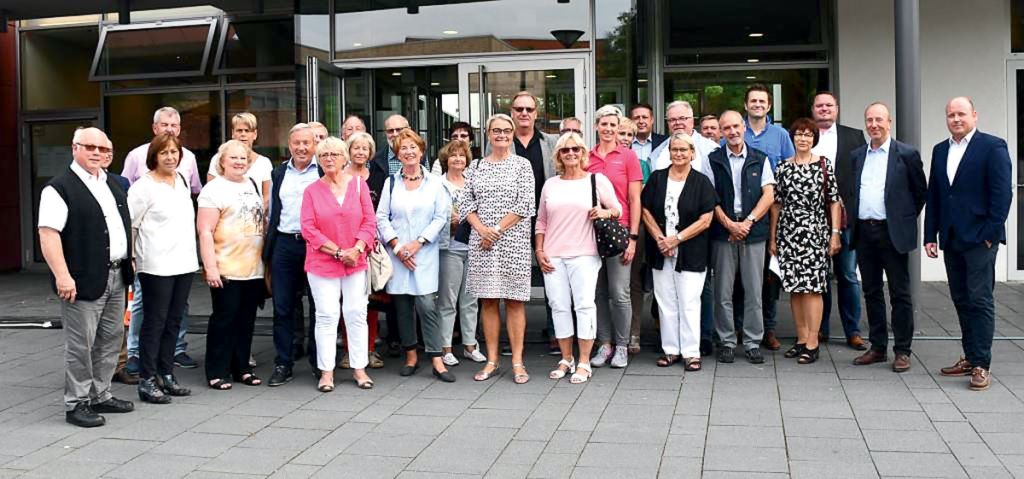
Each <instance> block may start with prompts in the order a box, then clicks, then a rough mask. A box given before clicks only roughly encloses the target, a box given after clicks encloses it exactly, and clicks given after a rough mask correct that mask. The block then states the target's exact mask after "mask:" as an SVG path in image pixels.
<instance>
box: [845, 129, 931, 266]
mask: <svg viewBox="0 0 1024 479" xmlns="http://www.w3.org/2000/svg"><path fill="white" fill-rule="evenodd" d="M867 152H868V145H866V144H865V145H862V146H861V147H859V148H857V149H855V150H853V151H852V152H851V153H850V158H851V160H852V163H853V164H852V166H853V181H851V184H850V186H851V188H852V189H853V191H852V194H851V195H850V201H849V203H847V208H849V211H848V212H847V213H848V214H849V215H850V217H851V220H853V221H850V225H849V226H850V238H851V241H850V247H851V248H853V249H856V248H857V221H856V219H857V218H858V216H859V215H858V213H859V211H860V181H861V176H862V174H863V173H864V159H865V158H866V157H867ZM927 199H928V185H927V183H925V179H924V164H923V163H922V162H921V154H920V153H918V151H917V149H916V148H914V147H912V146H910V145H908V144H906V143H903V142H901V141H897V140H896V139H895V138H893V139H891V140H890V142H889V160H888V162H887V163H886V170H885V216H886V220H887V221H886V225H887V226H888V229H889V239H890V240H891V241H892V245H893V247H894V248H896V251H897V252H899V253H900V254H907V253H909V252H911V251H913V250H915V249H917V215H918V214H920V213H921V208H923V207H924V204H925V201H926V200H927Z"/></svg>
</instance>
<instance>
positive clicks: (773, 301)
mask: <svg viewBox="0 0 1024 479" xmlns="http://www.w3.org/2000/svg"><path fill="white" fill-rule="evenodd" d="M743 108H745V109H746V111H747V118H746V129H747V133H746V134H745V135H744V137H743V139H744V141H746V142H747V146H749V147H750V148H753V149H755V150H758V151H761V152H762V153H764V154H765V155H768V161H770V162H771V164H772V172H773V173H774V172H775V169H776V168H777V167H778V166H779V162H780V161H782V160H785V159H786V158H789V157H792V156H793V155H795V154H796V149H795V148H793V141H792V140H790V139H789V133H788V132H787V131H786V129H785V128H782V127H781V126H779V125H776V124H774V123H772V122H771V120H770V119H769V118H768V112H770V111H771V110H772V92H771V91H770V90H768V87H766V86H764V85H762V84H760V83H755V84H753V85H750V86H749V87H747V94H746V96H744V98H743ZM766 256H767V255H766ZM767 266H768V258H767V257H766V258H765V274H766V275H770V274H771V273H768V272H767V270H768V267H767ZM780 286H781V285H780V284H779V282H778V281H777V278H774V279H769V278H767V277H766V278H765V283H764V287H763V288H762V293H763V298H762V305H763V307H764V338H765V341H766V344H765V346H766V347H767V348H768V349H771V350H773V351H774V350H776V349H779V341H778V339H776V338H775V323H776V320H775V316H776V310H777V309H778V302H779V287H780Z"/></svg>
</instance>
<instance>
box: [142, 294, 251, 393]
mask: <svg viewBox="0 0 1024 479" xmlns="http://www.w3.org/2000/svg"><path fill="white" fill-rule="evenodd" d="M265 287H266V286H265V285H264V283H263V278H257V279H250V280H245V281H236V280H230V279H227V280H224V287H223V288H210V296H211V297H212V298H213V314H211V315H210V322H209V324H208V325H207V328H206V380H207V381H212V380H214V379H225V378H232V377H234V378H239V377H240V376H242V375H243V374H247V373H251V372H252V368H250V367H249V353H250V352H251V351H252V330H253V326H254V325H255V324H256V307H257V305H258V304H259V301H260V299H261V298H262V294H263V289H264V288H265ZM148 293H149V292H148V291H147V294H148ZM146 299H147V300H148V299H149V297H148V296H147V297H146ZM146 320H147V321H148V320H149V318H146ZM143 324H145V323H143Z"/></svg>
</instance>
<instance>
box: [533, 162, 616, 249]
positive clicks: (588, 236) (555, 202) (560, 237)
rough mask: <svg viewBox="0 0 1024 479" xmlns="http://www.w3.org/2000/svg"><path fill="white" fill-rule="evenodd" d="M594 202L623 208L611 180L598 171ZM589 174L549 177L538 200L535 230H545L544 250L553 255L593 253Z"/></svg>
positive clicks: (603, 206)
mask: <svg viewBox="0 0 1024 479" xmlns="http://www.w3.org/2000/svg"><path fill="white" fill-rule="evenodd" d="M596 180H597V202H598V204H600V205H601V208H604V209H609V210H617V211H620V212H621V211H622V209H621V207H620V206H619V200H618V199H616V198H615V188H614V187H612V183H611V181H608V178H606V177H605V176H604V175H602V174H600V173H598V174H597V176H596ZM591 204H592V202H591V196H590V175H587V176H584V177H583V178H581V179H578V180H563V179H562V178H561V177H559V176H553V177H551V178H548V180H547V181H545V182H544V189H543V190H541V192H540V203H538V204H537V230H536V232H537V234H540V233H543V234H544V252H545V253H547V255H548V256H549V257H552V258H574V257H576V256H596V255H597V243H596V241H595V240H594V222H593V220H591V219H590V217H589V212H590V208H591Z"/></svg>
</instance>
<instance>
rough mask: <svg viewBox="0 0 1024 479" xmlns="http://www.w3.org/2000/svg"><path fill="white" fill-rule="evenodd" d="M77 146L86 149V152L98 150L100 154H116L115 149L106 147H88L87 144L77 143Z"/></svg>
mask: <svg viewBox="0 0 1024 479" xmlns="http://www.w3.org/2000/svg"><path fill="white" fill-rule="evenodd" d="M75 144H76V145H78V147H79V148H85V151H96V150H99V151H100V153H103V154H104V155H107V154H110V153H113V152H114V149H113V148H107V147H105V146H100V145H87V144H85V143H75Z"/></svg>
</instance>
